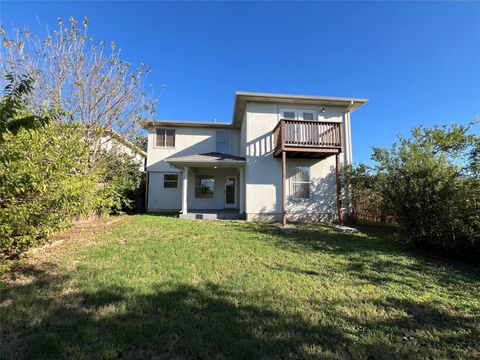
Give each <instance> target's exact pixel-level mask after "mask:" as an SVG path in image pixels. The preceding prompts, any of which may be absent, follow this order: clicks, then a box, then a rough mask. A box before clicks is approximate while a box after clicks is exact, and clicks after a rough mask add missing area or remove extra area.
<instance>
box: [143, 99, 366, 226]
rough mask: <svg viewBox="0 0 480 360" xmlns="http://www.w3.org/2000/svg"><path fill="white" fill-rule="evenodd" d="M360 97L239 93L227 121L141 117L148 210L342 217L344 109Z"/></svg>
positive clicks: (348, 154)
mask: <svg viewBox="0 0 480 360" xmlns="http://www.w3.org/2000/svg"><path fill="white" fill-rule="evenodd" d="M366 102H367V100H365V99H351V98H334V97H322V96H305V95H282V94H264V93H250V92H237V93H236V94H235V105H234V109H233V119H232V122H231V123H230V124H226V123H214V122H181V121H145V122H144V123H143V125H144V127H145V128H146V129H147V130H148V152H147V174H148V186H147V210H148V211H152V212H153V211H157V212H164V211H180V216H181V217H194V218H222V217H223V218H232V217H238V218H245V219H247V220H277V221H279V220H282V222H283V224H285V222H286V220H287V219H289V220H295V221H319V220H340V221H341V218H342V216H343V214H344V213H347V212H348V202H346V201H344V200H345V199H344V196H345V192H342V191H341V189H340V181H339V169H340V167H341V166H342V165H343V164H349V163H350V162H351V159H352V145H351V144H352V142H351V131H350V113H351V112H353V111H354V110H356V109H357V108H359V107H360V106H361V105H363V104H364V103H366Z"/></svg>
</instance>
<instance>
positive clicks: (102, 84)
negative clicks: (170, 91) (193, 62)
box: [0, 18, 156, 156]
mask: <svg viewBox="0 0 480 360" xmlns="http://www.w3.org/2000/svg"><path fill="white" fill-rule="evenodd" d="M69 23H70V26H69V27H66V26H65V25H64V23H63V21H62V19H60V18H59V19H58V29H57V30H55V31H54V32H53V35H51V34H49V35H48V36H46V37H45V38H43V39H42V38H40V37H38V36H35V35H33V34H31V33H30V32H29V31H26V30H19V29H14V30H13V33H14V36H13V37H9V36H8V34H7V33H6V32H5V31H3V30H2V31H1V35H2V37H3V39H2V40H3V44H4V46H3V50H1V51H0V64H1V65H0V66H1V70H3V71H4V72H8V73H10V74H12V76H13V77H15V78H17V77H19V76H21V75H22V74H31V76H32V82H31V84H30V85H31V88H32V91H31V92H30V94H29V97H28V101H27V103H28V106H29V108H30V109H31V110H32V112H33V113H40V112H41V111H43V110H44V109H45V108H49V109H62V111H63V112H62V116H61V120H63V121H66V122H79V123H81V124H82V125H83V128H84V129H85V135H84V139H85V140H86V142H87V143H88V144H89V145H90V146H91V148H92V150H93V151H92V155H93V156H95V155H96V154H97V153H98V151H99V150H100V137H101V136H102V134H103V132H104V131H105V130H114V131H116V132H117V133H119V134H120V135H123V136H125V137H127V138H133V137H134V135H135V134H136V132H137V130H138V128H139V125H138V121H139V120H140V119H144V118H150V117H151V116H152V114H153V112H154V108H155V106H154V105H155V102H156V101H155V99H154V98H153V97H152V96H151V95H149V94H147V93H146V91H145V90H144V89H145V80H146V79H147V77H148V75H149V73H150V69H149V68H147V67H146V66H145V65H144V64H141V65H140V66H138V67H137V68H136V69H132V66H131V64H129V63H128V62H127V61H125V60H122V59H121V57H120V55H121V51H120V49H118V48H117V46H116V45H115V43H113V42H112V43H110V46H107V45H106V43H105V42H104V41H101V42H100V43H99V44H97V43H95V41H94V39H93V38H92V37H90V36H89V35H88V32H87V30H88V20H87V19H84V20H83V22H82V24H81V25H79V24H78V23H77V21H76V20H75V19H74V18H70V19H69Z"/></svg>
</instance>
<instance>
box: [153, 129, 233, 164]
mask: <svg viewBox="0 0 480 360" xmlns="http://www.w3.org/2000/svg"><path fill="white" fill-rule="evenodd" d="M169 128H175V127H174V126H170V127H169ZM229 131H230V132H231V141H232V144H231V154H232V155H237V156H238V155H239V154H240V144H239V142H240V141H239V140H240V131H239V129H230V130H229ZM216 135H217V129H216V128H199V127H191V128H188V127H178V128H175V147H174V148H160V147H156V146H155V139H156V130H155V129H154V128H150V129H149V131H148V157H147V171H178V170H176V169H174V168H172V167H171V166H170V165H169V164H168V163H167V162H165V159H166V158H168V157H173V156H185V155H193V154H204V153H209V152H216V151H217V139H216Z"/></svg>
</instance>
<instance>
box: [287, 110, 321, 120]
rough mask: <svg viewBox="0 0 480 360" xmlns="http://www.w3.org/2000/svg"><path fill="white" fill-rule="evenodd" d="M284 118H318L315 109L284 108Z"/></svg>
mask: <svg viewBox="0 0 480 360" xmlns="http://www.w3.org/2000/svg"><path fill="white" fill-rule="evenodd" d="M281 114H282V118H283V119H287V120H306V121H312V120H317V112H316V111H315V110H306V109H283V110H281Z"/></svg>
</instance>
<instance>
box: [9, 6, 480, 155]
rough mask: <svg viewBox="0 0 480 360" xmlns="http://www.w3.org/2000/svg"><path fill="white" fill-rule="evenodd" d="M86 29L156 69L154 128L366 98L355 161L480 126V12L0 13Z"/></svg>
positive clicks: (140, 9)
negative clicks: (274, 105) (259, 107)
mask: <svg viewBox="0 0 480 360" xmlns="http://www.w3.org/2000/svg"><path fill="white" fill-rule="evenodd" d="M59 16H60V17H62V18H64V19H65V20H66V19H68V17H69V16H74V17H76V18H77V19H78V20H80V19H82V18H83V17H85V16H86V17H88V18H89V20H90V27H89V29H90V34H91V35H93V36H94V37H95V38H96V39H97V40H107V41H110V40H113V41H115V42H116V43H117V44H118V45H119V46H120V47H121V48H122V52H123V56H124V58H125V59H126V60H128V61H130V62H131V63H132V64H139V63H141V62H144V63H146V64H147V65H149V66H150V67H151V68H152V70H153V74H152V77H151V78H150V82H151V83H152V84H153V86H154V88H155V89H156V92H157V93H159V92H160V89H161V86H162V84H166V85H167V86H166V88H165V91H164V92H163V94H162V96H161V98H160V103H159V106H158V110H157V118H158V119H181V120H197V121H210V120H212V119H213V118H216V119H217V121H226V122H229V121H230V120H231V116H232V109H233V97H234V92H235V91H237V90H239V91H257V92H276V93H295V94H307V95H326V96H342V97H362V98H368V99H370V102H369V103H368V104H367V105H365V106H364V107H362V108H361V109H359V110H357V111H356V112H355V113H353V114H352V138H353V151H354V154H353V155H354V161H355V162H359V161H368V160H369V158H370V154H371V147H372V146H388V145H389V144H390V143H392V142H393V141H395V136H396V134H398V133H401V134H408V132H409V129H411V128H412V127H413V126H416V125H420V124H424V125H426V126H431V125H433V124H435V123H438V124H444V123H451V122H459V123H467V122H468V121H470V120H472V119H473V118H474V117H475V116H478V115H479V114H480V2H420V3H414V2H403V3H394V2H366V3H361V2H336V3H330V2H315V3H313V2H305V3H298V2H296V3H291V2H279V3H274V2H261V3H255V2H241V3H232V2H223V3H222V2H212V3H199V2H196V3H186V2H180V3H164V2H154V1H150V2H127V1H122V2H113V1H109V2H98V1H96V2H93V1H90V2H89V1H82V2H73V1H68V2H67V1H65V2H45V1H37V2H24V1H15V2H14V1H1V3H0V19H1V23H2V26H4V27H5V28H7V29H8V28H10V27H11V26H12V25H15V26H21V27H24V26H26V27H28V28H29V29H30V30H31V31H34V32H37V33H38V32H41V31H44V30H45V29H46V28H47V27H48V28H50V29H53V28H55V26H56V19H57V17H59Z"/></svg>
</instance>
